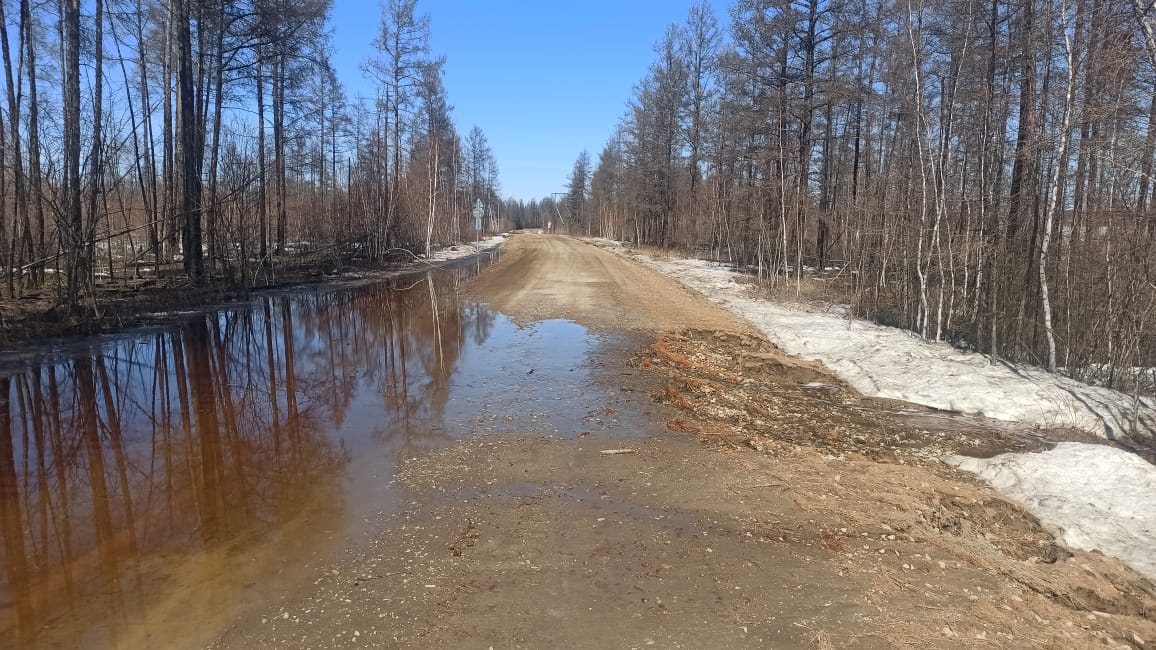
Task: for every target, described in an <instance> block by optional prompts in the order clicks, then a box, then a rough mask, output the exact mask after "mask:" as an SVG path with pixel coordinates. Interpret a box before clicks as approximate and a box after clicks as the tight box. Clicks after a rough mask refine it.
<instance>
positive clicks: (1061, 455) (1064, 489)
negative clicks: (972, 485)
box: [944, 442, 1156, 581]
mask: <svg viewBox="0 0 1156 650" xmlns="http://www.w3.org/2000/svg"><path fill="white" fill-rule="evenodd" d="M944 460H945V461H946V462H948V463H950V464H952V465H955V466H956V467H959V468H960V469H964V470H967V471H969V472H973V473H975V474H977V475H978V476H979V477H980V478H982V479H984V480H985V481H987V482H988V483H990V484H991V485H992V487H994V488H995V489H997V490H999V491H1000V492H1002V493H1003V494H1006V495H1007V496H1009V497H1011V498H1013V499H1016V500H1017V501H1019V502H1020V503H1022V504H1024V506H1026V507H1027V509H1028V510H1030V511H1031V512H1032V514H1034V515H1035V516H1036V518H1038V519H1039V520H1040V523H1041V524H1043V526H1044V528H1046V529H1047V530H1048V531H1049V532H1050V533H1052V534H1053V535H1055V536H1056V539H1058V540H1059V541H1061V542H1062V543H1064V544H1065V545H1067V546H1069V547H1071V548H1077V549H1083V550H1086V551H1092V550H1098V551H1100V552H1102V553H1104V554H1106V555H1112V556H1114V557H1118V558H1120V559H1121V560H1123V561H1125V562H1127V563H1128V564H1129V565H1130V566H1131V567H1132V568H1134V569H1136V570H1137V571H1139V572H1140V573H1143V574H1144V575H1146V576H1148V578H1150V579H1152V580H1154V581H1156V466H1153V465H1151V464H1149V463H1147V462H1145V461H1144V460H1143V459H1141V458H1139V457H1138V456H1136V455H1134V454H1130V453H1128V452H1126V451H1122V450H1120V449H1116V448H1113V447H1107V446H1104V445H1088V444H1083V443H1078V442H1064V443H1060V444H1059V445H1057V446H1056V448H1055V449H1052V450H1051V451H1045V452H1040V453H1029V454H1003V455H1000V456H996V457H995V458H967V457H963V456H948V457H946V458H944Z"/></svg>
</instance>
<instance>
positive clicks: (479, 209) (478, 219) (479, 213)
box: [474, 199, 486, 232]
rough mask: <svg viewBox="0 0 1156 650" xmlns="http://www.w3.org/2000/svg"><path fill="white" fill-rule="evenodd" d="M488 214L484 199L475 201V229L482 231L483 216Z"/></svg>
mask: <svg viewBox="0 0 1156 650" xmlns="http://www.w3.org/2000/svg"><path fill="white" fill-rule="evenodd" d="M485 214H486V208H485V206H483V205H482V200H481V199H478V200H477V201H474V230H477V231H478V232H481V231H482V217H483V216H485Z"/></svg>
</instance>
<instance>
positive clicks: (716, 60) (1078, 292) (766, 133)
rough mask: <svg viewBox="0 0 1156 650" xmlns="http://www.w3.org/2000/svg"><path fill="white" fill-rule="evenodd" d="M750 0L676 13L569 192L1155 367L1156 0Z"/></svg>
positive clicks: (747, 252)
mask: <svg viewBox="0 0 1156 650" xmlns="http://www.w3.org/2000/svg"><path fill="white" fill-rule="evenodd" d="M1150 5H1151V3H1150V2H1144V1H1143V0H1135V2H1127V3H1126V2H1108V1H1106V0H984V1H982V2H974V1H970V0H969V1H964V0H921V1H920V2H910V1H905V2H892V1H888V0H795V1H790V0H740V1H739V2H738V3H737V4H735V5H734V6H733V7H731V9H730V25H729V28H724V27H723V26H720V24H719V21H718V20H717V19H716V14H715V11H714V10H713V9H712V8H711V7H710V6H709V5H706V4H702V5H698V6H696V7H694V8H693V9H692V10H691V11H690V15H689V17H688V19H687V21H686V23H685V24H683V25H672V26H671V27H670V28H669V30H668V31H667V33H666V35H665V37H664V38H663V39H662V40H661V41H660V42H659V43H658V44H657V45H656V47H655V52H656V57H655V60H654V62H653V64H652V66H651V68H650V70H649V72H648V74H647V75H646V76H645V78H644V79H642V80H641V81H640V82H639V83H638V85H637V86H636V87H635V89H634V95H633V99H632V101H631V102H630V105H629V108H628V110H627V113H626V115H625V117H624V118H623V119H622V122H621V125H620V126H619V128H618V130H617V132H616V133H615V134H614V136H613V137H612V138H611V140H610V142H609V144H608V145H607V146H606V148H605V149H604V150H603V151H602V152H601V155H600V156H599V158H598V160H597V163H596V164H592V163H591V161H590V160H589V157H588V156H586V154H583V156H582V157H580V158H579V160H578V162H577V163H576V164H575V168H574V173H573V175H572V177H571V184H570V193H569V194H568V195H567V197H566V199H565V201H564V204H565V206H566V208H567V210H568V211H569V212H570V213H571V214H573V215H574V217H575V218H576V219H578V220H579V221H580V223H581V228H582V229H583V230H584V231H585V232H589V233H592V234H600V235H605V236H608V237H616V238H624V239H627V240H631V241H635V242H639V243H644V244H651V245H660V246H678V247H683V248H687V249H694V250H699V251H701V252H705V251H709V253H710V254H712V255H713V256H715V257H716V258H717V259H721V260H726V261H731V262H734V263H737V264H740V265H744V266H748V267H751V268H754V269H757V272H758V273H759V275H760V276H763V277H766V278H769V280H770V281H771V282H773V283H779V284H782V283H785V282H789V283H791V284H790V286H792V287H793V288H795V289H796V290H797V291H798V290H800V289H801V288H802V283H803V282H805V281H806V278H805V274H806V273H807V272H809V271H811V270H812V269H818V270H819V272H820V273H823V272H824V270H826V273H825V275H827V276H830V275H837V276H839V277H841V278H842V279H844V280H846V281H847V283H846V284H847V286H848V287H849V291H850V296H849V300H850V301H851V302H852V303H853V305H854V307H855V308H856V309H857V310H858V312H859V313H861V314H863V315H866V316H869V317H873V318H875V319H877V320H880V321H882V322H885V323H889V324H894V325H898V326H902V327H906V328H909V329H911V330H913V331H915V332H917V333H918V334H919V335H921V336H924V337H926V338H929V339H935V340H948V341H951V342H952V343H954V344H956V345H960V346H964V347H971V348H974V349H978V350H980V351H983V352H986V353H990V354H992V355H993V356H995V357H998V358H1004V359H1010V360H1015V361H1028V362H1032V363H1037V364H1040V365H1044V366H1047V367H1050V368H1052V369H1055V368H1057V367H1058V366H1063V367H1067V368H1068V369H1070V370H1071V371H1072V372H1073V374H1077V375H1080V374H1081V373H1084V372H1091V371H1095V372H1097V373H1100V372H1102V371H1104V370H1105V369H1107V371H1108V376H1107V377H1106V378H1105V379H1106V381H1107V382H1108V383H1109V384H1112V385H1127V383H1128V382H1129V381H1130V378H1129V375H1130V374H1131V373H1130V372H1128V371H1130V370H1131V369H1132V368H1135V367H1137V366H1148V367H1151V366H1154V365H1156V328H1154V326H1153V322H1152V321H1153V316H1154V315H1156V313H1154V312H1156V211H1154V209H1153V202H1154V197H1153V193H1154V191H1156V182H1153V177H1152V174H1153V150H1154V148H1156V101H1154V100H1153V95H1154V92H1156V36H1154V30H1153V26H1154V25H1156V10H1154V9H1153V8H1152V7H1151V6H1150Z"/></svg>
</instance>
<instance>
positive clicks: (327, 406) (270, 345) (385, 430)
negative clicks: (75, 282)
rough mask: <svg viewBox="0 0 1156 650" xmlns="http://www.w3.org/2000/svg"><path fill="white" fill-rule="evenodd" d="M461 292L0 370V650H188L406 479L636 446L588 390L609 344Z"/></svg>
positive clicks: (403, 287)
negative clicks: (620, 441) (546, 443)
mask: <svg viewBox="0 0 1156 650" xmlns="http://www.w3.org/2000/svg"><path fill="white" fill-rule="evenodd" d="M476 273H477V269H476V268H475V267H474V266H472V265H469V266H466V265H460V266H458V267H457V268H453V269H447V270H440V271H431V272H429V273H423V274H419V275H415V276H405V277H400V278H394V279H391V280H389V281H386V282H381V283H377V284H367V285H362V286H352V287H350V286H345V287H326V286H315V287H309V288H303V289H300V290H296V291H292V292H281V293H277V294H265V295H262V296H260V297H257V298H255V299H254V300H253V301H252V302H250V303H245V304H242V305H230V306H228V307H224V308H220V309H218V310H210V311H204V312H199V313H196V314H191V315H185V316H184V317H182V318H181V319H180V320H179V321H177V322H174V323H171V324H168V325H165V326H160V327H152V328H147V329H143V330H139V331H136V332H129V333H125V334H121V335H116V336H108V337H96V338H91V339H85V340H83V341H77V342H74V343H72V344H70V345H67V346H53V347H51V348H45V349H43V350H30V351H28V352H27V353H26V354H22V355H20V356H19V357H18V358H6V359H4V360H3V365H0V533H2V537H0V558H2V563H3V569H4V571H3V574H0V638H4V639H8V640H13V641H15V640H19V641H20V645H22V646H27V647H65V648H69V647H162V646H163V647H202V646H203V645H204V644H206V643H208V642H211V641H212V639H213V638H214V637H215V635H216V634H217V633H218V632H219V631H220V629H221V627H222V626H225V625H228V624H229V623H230V622H231V621H232V620H234V619H235V618H236V617H237V616H239V615H242V614H244V613H245V612H248V611H255V610H257V609H258V608H261V611H264V610H265V609H268V608H269V607H270V605H271V604H272V603H275V602H276V600H277V599H278V596H279V595H280V594H282V593H284V589H286V588H288V586H290V585H294V584H301V581H302V580H307V579H308V578H309V577H310V576H311V575H312V573H311V571H312V572H315V571H316V567H317V566H319V565H320V564H322V563H324V562H325V561H326V559H327V558H332V557H333V556H334V555H335V554H337V553H340V552H341V551H342V549H345V548H347V547H348V545H350V544H356V543H357V540H358V539H364V538H365V537H366V536H368V535H372V533H373V531H374V530H375V528H374V527H375V526H380V525H382V524H381V523H380V522H381V521H382V520H383V518H382V516H381V515H382V514H383V513H386V512H388V511H389V510H390V509H391V508H392V507H394V506H395V505H396V504H395V503H394V501H395V500H396V499H397V495H396V494H394V493H393V491H392V488H391V487H390V484H391V481H392V476H393V472H394V468H395V467H396V465H397V463H399V462H401V461H403V460H404V459H406V458H410V457H414V456H416V455H419V454H421V453H423V452H426V451H429V450H433V449H437V448H440V447H444V446H446V445H449V444H451V443H453V442H454V441H455V440H459V439H461V438H462V437H464V436H469V435H485V434H487V433H489V432H500V431H509V430H518V431H535V432H545V433H551V434H557V435H578V434H580V433H583V432H587V431H603V432H609V433H632V432H634V431H637V430H638V428H637V427H636V425H637V422H635V421H631V416H628V415H623V414H622V409H618V408H614V407H612V406H611V405H612V404H617V403H618V402H619V401H621V400H622V399H623V398H622V396H621V395H620V394H619V393H618V391H617V390H616V389H615V388H614V387H612V386H607V385H601V384H599V382H598V381H596V377H595V375H596V374H597V368H595V367H594V366H593V365H592V363H591V360H592V359H594V358H596V357H597V356H598V355H599V354H603V353H604V352H603V351H604V350H606V349H607V347H608V345H610V344H611V343H612V342H611V341H609V340H608V339H607V338H605V337H596V336H593V335H591V334H590V333H589V332H587V331H586V330H585V329H584V328H582V327H581V326H579V325H576V324H574V323H571V322H568V321H544V322H540V323H536V324H534V325H530V326H526V327H521V326H518V325H517V324H515V323H514V322H513V321H511V320H510V319H509V318H507V317H506V316H504V315H502V314H500V313H497V312H494V311H491V310H489V309H487V308H486V307H485V306H484V305H481V304H478V303H476V302H472V301H469V300H466V299H464V298H462V297H461V293H460V291H459V287H460V285H461V284H463V283H464V282H465V281H467V280H468V279H470V278H471V277H473V275H475V274H476ZM627 410H628V411H629V409H627Z"/></svg>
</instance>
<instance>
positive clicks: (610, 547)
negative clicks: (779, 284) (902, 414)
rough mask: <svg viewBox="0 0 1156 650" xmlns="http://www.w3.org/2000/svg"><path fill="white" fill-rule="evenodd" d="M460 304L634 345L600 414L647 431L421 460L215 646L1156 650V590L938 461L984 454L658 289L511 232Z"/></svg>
mask: <svg viewBox="0 0 1156 650" xmlns="http://www.w3.org/2000/svg"><path fill="white" fill-rule="evenodd" d="M472 292H473V294H474V295H475V296H476V297H477V298H478V299H479V300H483V301H486V302H488V303H489V304H490V305H491V306H493V307H495V308H497V309H499V310H501V311H503V312H505V313H507V314H510V315H512V316H514V317H516V318H518V319H519V320H521V321H526V322H531V321H536V320H540V319H546V318H566V319H570V320H573V321H576V322H578V323H581V324H583V325H587V326H589V327H592V328H595V329H597V330H601V331H604V332H606V333H607V336H610V337H612V338H613V337H614V335H616V334H618V335H621V334H623V333H624V332H630V333H631V334H629V335H627V336H625V337H623V336H619V337H618V338H617V339H616V340H618V341H619V344H618V345H619V347H617V348H615V347H614V346H613V344H610V347H609V348H608V349H607V351H604V356H608V357H609V358H603V360H602V362H600V366H599V367H600V368H601V370H600V372H601V373H602V376H601V377H599V378H598V381H601V382H604V383H611V384H614V385H618V386H620V387H621V389H622V391H623V394H624V395H627V396H629V398H628V399H626V400H625V401H621V402H616V403H615V405H614V407H613V408H612V407H611V406H607V407H606V409H605V411H606V413H607V414H609V413H611V412H613V411H615V410H617V409H622V410H630V409H633V410H636V411H637V413H638V414H643V415H645V416H646V417H647V418H648V420H649V421H650V422H651V425H652V426H648V427H643V430H642V431H641V432H640V433H642V434H644V435H641V436H633V437H631V436H626V437H623V436H610V435H606V434H589V435H586V434H579V435H577V436H575V437H565V436H548V435H544V434H543V433H542V432H537V431H524V432H518V433H507V434H501V435H497V434H495V435H486V436H475V437H472V438H470V439H468V440H466V441H464V442H462V443H460V444H458V445H457V446H454V447H451V448H449V449H446V450H444V451H441V452H436V453H433V454H430V455H427V456H422V457H418V458H414V459H411V460H410V461H409V462H407V463H405V464H404V465H403V466H402V468H401V470H400V472H399V474H398V476H397V482H398V485H399V486H400V488H401V489H402V490H404V494H405V498H404V502H405V504H406V506H405V507H404V508H402V509H401V510H399V511H397V512H394V513H391V514H390V515H389V516H388V517H387V519H386V520H385V521H384V522H383V528H382V532H381V534H380V535H378V536H376V537H375V538H374V539H373V540H372V541H371V542H370V543H368V544H367V545H365V546H364V547H360V548H354V549H350V551H349V552H348V554H347V556H346V557H345V558H344V559H342V560H341V561H339V562H337V563H335V564H334V565H333V566H331V567H328V568H326V569H325V570H323V571H320V572H319V573H318V575H317V577H316V581H315V583H314V584H313V585H312V586H309V587H306V588H305V589H303V590H302V591H301V592H300V593H295V594H290V595H287V596H286V598H285V599H284V600H283V602H282V604H281V605H280V606H278V607H277V608H275V609H273V610H270V611H268V612H265V613H264V614H263V615H262V616H261V618H260V620H246V621H241V622H239V623H238V625H237V626H236V627H235V628H234V629H232V630H231V631H229V632H228V633H227V634H225V635H224V636H223V637H222V638H221V639H220V641H219V642H218V644H217V646H218V647H229V648H248V647H310V648H314V647H360V646H365V647H406V648H644V647H659V648H745V647H752V648H753V647H759V648H833V647H852V648H889V647H913V648H926V647H942V648H958V647H976V648H980V647H982V648H990V647H1028V648H1084V647H1130V648H1151V647H1152V643H1153V642H1156V623H1154V620H1156V589H1154V588H1153V586H1152V584H1151V583H1149V582H1147V581H1145V580H1143V579H1142V578H1141V577H1139V576H1138V575H1137V574H1135V573H1134V572H1132V571H1131V570H1130V569H1128V568H1126V567H1124V566H1123V565H1122V564H1120V563H1119V562H1116V561H1114V560H1111V559H1107V558H1104V557H1102V556H1099V555H1094V554H1087V553H1071V552H1069V551H1068V550H1066V549H1063V548H1061V547H1058V546H1057V545H1056V544H1055V543H1054V541H1053V540H1052V538H1051V537H1050V536H1049V535H1048V534H1047V533H1046V532H1044V531H1043V530H1042V529H1041V528H1040V527H1039V525H1038V523H1037V522H1036V521H1035V520H1034V519H1033V518H1032V517H1031V516H1030V515H1028V514H1026V513H1025V512H1024V511H1023V510H1022V509H1020V508H1019V507H1018V506H1016V505H1015V504H1012V503H1010V502H1008V501H1006V500H1004V499H1002V498H1000V497H999V496H998V495H996V494H995V493H993V492H992V491H990V490H989V489H987V488H985V487H983V486H981V485H979V484H977V483H975V482H974V481H972V480H970V479H969V478H967V477H966V476H964V475H962V474H959V473H957V472H955V471H953V470H950V469H949V468H947V467H946V466H944V465H942V464H941V463H939V462H938V461H935V460H934V459H933V458H932V457H931V456H932V455H933V454H935V453H939V452H940V451H942V450H943V449H945V448H946V449H958V448H960V447H965V446H967V445H970V444H974V443H975V441H973V440H970V439H967V438H966V437H965V436H961V437H958V438H952V437H950V436H947V437H945V436H942V435H936V434H934V433H933V432H925V431H912V430H908V429H905V428H904V427H902V426H900V425H898V424H897V423H895V422H893V421H891V420H889V419H888V417H887V416H886V414H883V413H880V412H877V411H874V410H872V408H871V407H870V406H869V405H867V404H865V403H864V402H862V400H860V399H859V398H858V396H857V395H855V394H853V393H852V392H851V391H849V389H847V388H846V387H845V386H843V385H842V384H840V383H839V382H837V381H835V380H834V379H831V378H830V377H829V376H827V375H826V374H825V373H824V372H823V369H822V368H819V367H817V366H814V365H811V364H806V363H802V362H799V361H797V360H793V359H790V358H787V357H785V356H783V355H782V354H780V353H779V352H778V351H776V350H775V349H774V348H773V347H772V346H770V345H769V344H768V343H766V341H765V340H761V339H759V338H758V337H756V336H754V335H753V334H751V333H750V331H749V329H748V328H747V327H746V325H745V324H743V323H742V322H739V321H737V320H736V319H734V318H732V317H731V316H730V315H729V314H727V313H726V312H723V311H721V310H720V309H719V308H717V307H715V306H714V305H712V304H711V303H709V302H708V301H707V300H705V299H704V298H702V297H700V296H697V295H694V294H691V293H689V292H688V291H686V290H685V289H683V288H681V287H680V286H677V285H675V284H674V283H673V282H672V281H669V280H667V279H665V278H662V277H661V276H658V275H656V274H654V273H653V272H651V271H649V270H646V269H643V268H641V267H638V266H636V265H634V264H632V263H630V262H627V261H624V260H622V259H620V258H617V257H615V256H613V255H612V254H610V253H607V252H605V251H602V250H599V249H597V248H595V247H593V246H591V245H589V244H585V243H582V242H579V241H575V240H571V239H565V238H561V237H554V236H540V235H518V236H515V237H514V238H513V239H512V240H511V241H510V242H509V243H508V244H507V249H506V251H505V252H504V259H503V261H502V262H501V263H500V264H499V265H497V266H495V267H494V268H492V269H491V270H489V271H487V272H486V273H484V274H483V275H482V277H481V278H479V280H478V281H477V282H476V283H475V285H474V286H473V288H472ZM640 333H647V334H646V335H645V336H646V338H647V340H646V341H640V339H639V337H640V336H643V335H642V334H640ZM623 342H625V343H623ZM609 451H614V452H622V451H626V452H628V453H604V452H609Z"/></svg>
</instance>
